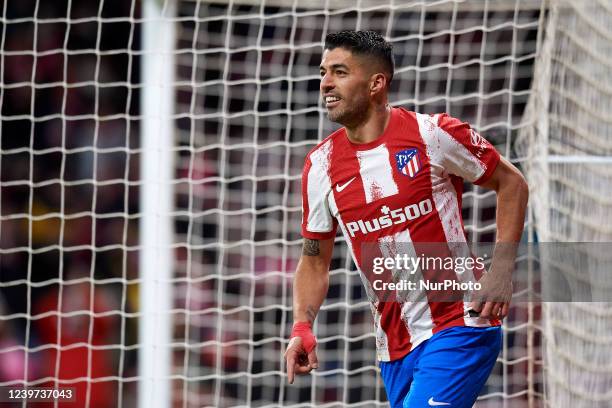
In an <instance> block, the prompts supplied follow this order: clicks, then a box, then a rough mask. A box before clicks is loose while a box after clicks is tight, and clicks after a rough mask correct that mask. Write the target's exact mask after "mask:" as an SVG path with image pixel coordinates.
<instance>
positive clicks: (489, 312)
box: [471, 272, 512, 319]
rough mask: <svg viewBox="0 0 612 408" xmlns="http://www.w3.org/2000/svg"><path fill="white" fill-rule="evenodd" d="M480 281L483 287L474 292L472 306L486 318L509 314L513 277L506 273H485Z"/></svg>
mask: <svg viewBox="0 0 612 408" xmlns="http://www.w3.org/2000/svg"><path fill="white" fill-rule="evenodd" d="M478 283H480V284H481V289H480V290H479V291H478V292H476V293H474V295H473V299H474V301H473V302H472V303H471V308H472V309H473V310H474V311H476V312H479V313H480V317H482V318H485V319H491V318H499V319H503V318H504V317H506V316H508V311H509V308H510V301H511V300H512V279H511V277H510V275H505V274H494V273H491V272H489V273H487V274H485V275H484V276H483V277H482V278H481V279H480V281H478Z"/></svg>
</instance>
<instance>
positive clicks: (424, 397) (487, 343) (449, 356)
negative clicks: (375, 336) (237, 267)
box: [380, 327, 502, 408]
mask: <svg viewBox="0 0 612 408" xmlns="http://www.w3.org/2000/svg"><path fill="white" fill-rule="evenodd" d="M501 342H502V330H501V327H451V328H449V329H445V330H442V331H440V332H438V333H436V334H434V335H433V336H432V337H431V338H429V339H428V340H426V341H424V342H423V343H421V344H420V345H419V346H418V347H417V348H416V349H414V350H412V351H411V352H410V353H409V354H408V355H406V356H404V357H403V358H401V359H399V360H395V361H388V362H382V361H381V362H380V372H381V375H382V378H383V381H384V383H385V389H386V390H387V398H388V399H389V402H390V403H391V407H392V408H424V407H430V406H446V407H449V408H472V406H473V405H474V402H475V401H476V398H478V394H479V393H480V390H481V389H482V387H483V386H484V384H485V383H486V382H487V378H489V374H491V370H492V369H493V366H494V365H495V361H496V359H497V355H498V354H499V351H500V349H501Z"/></svg>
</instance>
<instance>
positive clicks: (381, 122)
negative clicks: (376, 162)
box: [344, 104, 391, 144]
mask: <svg viewBox="0 0 612 408" xmlns="http://www.w3.org/2000/svg"><path fill="white" fill-rule="evenodd" d="M390 118H391V106H389V105H388V104H380V105H376V106H374V107H373V108H372V109H370V110H369V112H368V113H367V117H366V119H365V120H364V121H362V122H360V123H359V124H356V125H354V126H352V125H345V126H344V127H345V128H346V134H347V136H348V138H349V140H350V141H351V142H353V143H357V144H365V143H370V142H373V141H374V140H376V139H378V138H379V137H380V136H381V135H382V134H383V132H384V131H385V129H386V128H387V125H388V124H389V119H390Z"/></svg>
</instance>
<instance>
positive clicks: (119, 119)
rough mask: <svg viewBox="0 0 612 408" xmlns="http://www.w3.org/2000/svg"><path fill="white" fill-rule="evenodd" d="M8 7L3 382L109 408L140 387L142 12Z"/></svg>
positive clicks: (69, 4)
mask: <svg viewBox="0 0 612 408" xmlns="http://www.w3.org/2000/svg"><path fill="white" fill-rule="evenodd" d="M0 4H1V6H0V9H1V10H2V18H3V20H2V22H0V38H1V44H2V46H1V54H0V56H1V60H0V79H1V82H2V87H1V89H0V103H1V109H2V110H1V119H2V120H1V126H2V128H1V130H0V140H1V148H2V152H1V154H0V177H1V178H0V181H1V182H2V190H1V192H0V194H1V197H0V200H1V201H0V205H1V208H0V211H1V213H0V214H1V217H2V218H1V223H0V251H1V252H0V315H2V316H3V317H4V318H3V319H2V320H0V382H8V381H16V380H21V381H23V380H28V381H32V384H37V385H38V386H43V385H46V384H49V383H50V382H49V381H48V378H49V377H55V378H58V379H64V380H70V379H75V378H79V377H92V378H94V379H96V380H95V381H94V382H92V383H91V385H90V389H89V391H88V390H87V384H86V383H85V382H83V381H81V382H76V383H74V384H73V386H75V387H76V388H77V401H78V405H75V406H85V405H86V398H88V399H89V404H90V406H92V407H102V406H104V407H108V406H111V405H115V404H114V403H111V404H110V405H109V401H116V399H117V395H118V393H119V391H120V390H119V387H120V386H124V387H128V388H129V387H133V388H135V385H136V383H132V382H130V381H126V382H123V384H122V385H120V383H119V382H118V381H116V378H117V377H124V378H129V377H133V376H136V352H135V350H134V349H133V348H130V345H131V344H134V343H135V342H136V335H137V327H136V321H135V319H132V318H130V317H129V314H130V312H133V311H135V310H136V307H137V291H136V284H135V283H134V284H123V283H124V282H126V279H127V280H133V279H136V278H137V277H138V265H137V263H138V254H137V251H136V249H135V246H136V245H137V242H138V229H137V223H138V219H137V218H136V217H134V214H137V212H138V200H137V198H138V187H137V186H136V185H134V181H136V180H138V166H139V164H138V162H139V158H138V153H137V150H136V149H137V148H138V143H139V139H138V137H139V135H138V129H139V126H138V117H137V116H138V94H139V89H138V88H137V87H135V86H134V84H137V83H138V82H139V56H138V55H137V54H135V53H131V52H130V51H136V50H138V49H139V47H140V38H139V36H140V27H139V25H138V24H130V22H129V18H133V17H138V16H139V14H140V3H139V2H130V1H123V0H105V1H103V2H100V1H68V0H54V1H35V0H20V1H8V0H7V1H2V2H0ZM100 18H103V19H105V20H103V21H104V22H103V23H101V22H100ZM30 214H31V215H32V216H30ZM90 277H93V278H94V279H95V283H92V280H91V279H89V278H90ZM58 280H61V281H62V285H59V284H58ZM60 310H61V312H62V313H64V315H63V316H62V318H61V324H58V322H57V311H60ZM121 310H123V311H124V312H125V313H123V314H121V313H120V311H121ZM107 312H111V313H107ZM7 316H8V318H7ZM29 316H33V317H32V318H31V319H28V317H29ZM88 344H91V345H92V346H93V347H87V345H88ZM122 345H123V346H125V347H127V348H126V349H122V348H123V346H122ZM18 346H25V347H27V348H28V350H29V353H28V355H27V356H26V354H25V353H24V351H23V348H18ZM58 346H59V347H62V350H61V351H59V352H58V351H57V347H58ZM105 377H114V378H115V380H113V379H110V380H109V379H106V380H105V379H104V378H105ZM45 378H47V380H45ZM88 393H89V396H88V395H87V394H88Z"/></svg>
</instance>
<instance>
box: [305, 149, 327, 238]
mask: <svg viewBox="0 0 612 408" xmlns="http://www.w3.org/2000/svg"><path fill="white" fill-rule="evenodd" d="M331 148H332V143H331V139H330V140H328V141H327V142H326V143H325V144H323V145H321V147H319V148H318V149H317V150H315V151H314V152H313V153H312V154H311V155H310V160H311V161H312V166H311V167H310V170H309V171H308V210H309V212H308V220H307V229H308V231H310V232H329V231H331V230H332V228H333V219H332V217H331V214H330V212H329V209H328V208H326V205H325V203H327V200H326V199H325V197H326V196H327V195H329V194H330V193H331V180H330V179H329V171H328V170H329V158H330V153H331Z"/></svg>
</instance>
